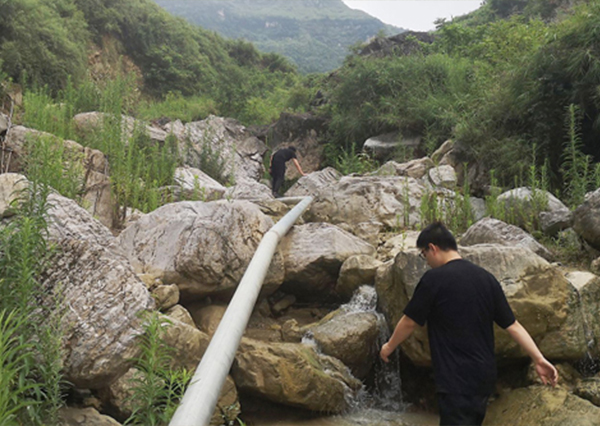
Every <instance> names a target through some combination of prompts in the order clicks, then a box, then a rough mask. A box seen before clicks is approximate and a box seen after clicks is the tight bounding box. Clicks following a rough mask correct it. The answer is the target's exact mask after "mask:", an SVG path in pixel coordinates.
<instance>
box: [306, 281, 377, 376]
mask: <svg viewBox="0 0 600 426" xmlns="http://www.w3.org/2000/svg"><path fill="white" fill-rule="evenodd" d="M365 301H366V302H367V303H365ZM376 305H377V295H376V293H375V289H374V288H373V287H368V286H364V287H361V288H360V289H359V290H358V291H357V294H356V295H355V297H354V298H353V299H352V300H351V301H350V303H348V304H346V305H343V306H342V307H340V309H338V310H336V311H334V312H332V313H331V314H329V315H327V316H326V317H325V318H323V319H322V320H321V321H319V323H317V324H315V325H311V326H308V327H306V328H305V330H306V331H307V332H308V333H309V335H311V336H312V337H313V338H314V340H315V342H317V344H318V346H319V349H320V350H321V351H322V352H323V353H324V354H326V355H330V356H332V357H335V358H337V359H339V360H340V361H342V362H343V363H344V364H345V365H347V366H348V367H350V370H351V371H352V374H353V375H354V376H355V377H357V378H359V379H364V378H365V377H366V376H367V374H368V373H369V371H370V370H371V367H372V366H373V363H374V361H375V356H376V355H377V353H378V348H377V338H378V337H379V333H380V330H381V328H380V324H381V323H382V321H383V318H382V317H381V316H380V314H378V313H377V312H376V311H375V307H376Z"/></svg>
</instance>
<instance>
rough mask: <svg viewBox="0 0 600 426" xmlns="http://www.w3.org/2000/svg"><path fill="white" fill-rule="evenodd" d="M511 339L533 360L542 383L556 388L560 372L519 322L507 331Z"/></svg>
mask: <svg viewBox="0 0 600 426" xmlns="http://www.w3.org/2000/svg"><path fill="white" fill-rule="evenodd" d="M506 331H508V334H510V337H512V338H513V339H514V341H515V342H517V343H518V344H519V345H520V346H521V347H522V348H523V349H524V350H525V352H527V355H529V356H530V357H531V359H532V360H533V363H534V366H535V371H536V373H537V374H538V376H540V379H542V382H543V383H544V384H545V385H547V384H550V385H552V386H556V383H557V382H558V371H556V368H555V367H554V366H553V365H552V364H551V363H550V362H549V361H548V360H547V359H546V358H544V355H542V352H540V350H539V348H538V347H537V345H536V344H535V342H534V341H533V339H532V338H531V336H530V335H529V333H528V332H527V330H525V327H523V326H522V325H521V324H520V323H519V321H515V322H514V323H513V324H512V325H511V326H510V327H508V328H507V329H506Z"/></svg>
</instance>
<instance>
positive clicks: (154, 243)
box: [117, 200, 283, 301]
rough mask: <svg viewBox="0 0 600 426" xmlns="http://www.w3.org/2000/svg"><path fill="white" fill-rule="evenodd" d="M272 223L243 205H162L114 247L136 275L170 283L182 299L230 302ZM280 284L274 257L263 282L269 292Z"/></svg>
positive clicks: (280, 272) (280, 270) (279, 261)
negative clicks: (228, 300)
mask: <svg viewBox="0 0 600 426" xmlns="http://www.w3.org/2000/svg"><path fill="white" fill-rule="evenodd" d="M271 226H273V221H272V220H271V219H270V218H269V217H267V216H265V215H264V214H263V213H262V212H261V211H260V209H259V208H258V207H257V206H256V205H254V204H252V203H250V202H247V201H233V202H227V201H225V200H221V201H212V202H208V203H203V202H199V201H198V202H191V201H185V202H179V203H173V204H167V205H165V206H163V207H161V208H159V209H157V210H155V211H154V212H152V213H150V214H147V215H144V216H142V217H141V218H140V219H139V220H138V221H137V222H135V223H133V224H132V225H130V226H129V227H128V228H127V229H125V230H124V231H123V232H122V233H121V235H119V237H118V240H117V243H118V244H117V245H118V246H119V248H120V250H122V252H123V253H124V255H125V256H126V257H127V258H128V259H129V261H130V262H131V265H132V266H133V268H134V269H135V271H136V272H138V273H143V274H149V275H152V276H154V277H157V278H160V279H161V280H162V281H163V282H164V283H166V284H171V283H175V284H177V285H178V286H179V288H180V290H181V300H182V301H186V300H188V301H190V300H192V299H200V298H204V297H206V296H211V295H212V296H215V297H224V298H227V297H229V296H230V295H231V294H232V293H233V291H234V290H235V289H236V287H237V285H238V283H239V282H240V280H241V278H242V276H243V274H244V272H245V271H246V268H247V267H248V264H249V263H250V260H251V259H252V256H253V255H254V252H255V251H256V248H257V247H258V244H259V243H260V240H261V238H262V237H263V235H264V234H265V233H266V232H267V231H268V230H269V229H270V228H271ZM282 281H283V261H282V259H281V257H280V256H279V255H278V254H276V255H275V256H274V258H273V261H272V262H271V267H270V269H269V273H268V274H267V276H266V278H265V282H264V285H263V286H264V291H266V292H272V291H274V290H275V289H276V288H277V287H278V286H279V285H280V284H281V283H282Z"/></svg>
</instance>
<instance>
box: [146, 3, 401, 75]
mask: <svg viewBox="0 0 600 426" xmlns="http://www.w3.org/2000/svg"><path fill="white" fill-rule="evenodd" d="M156 2H157V3H158V4H159V5H160V6H162V7H164V8H165V10H167V11H169V12H170V13H173V14H174V15H177V16H181V17H184V18H185V19H186V20H188V21H189V22H192V23H194V24H197V25H199V26H201V27H203V28H207V29H211V30H214V31H216V32H217V33H219V34H222V35H224V36H226V37H229V38H233V39H238V38H241V39H244V40H248V41H251V42H252V43H254V45H255V46H256V47H257V48H258V49H260V50H262V51H265V52H274V53H279V54H281V55H284V56H285V57H287V58H289V59H290V60H291V61H292V62H294V63H295V64H297V66H298V68H299V70H300V71H302V72H305V73H306V72H325V71H330V70H332V69H334V68H337V67H339V66H340V65H341V64H342V61H343V60H344V58H345V57H346V55H347V54H348V53H349V51H348V48H349V47H350V46H352V45H355V44H356V43H364V42H366V41H367V40H368V39H369V38H371V37H374V36H375V35H377V34H379V33H380V32H381V33H383V34H386V35H393V34H397V33H400V32H402V31H403V30H402V29H400V28H395V27H392V26H390V25H386V24H384V23H383V22H381V21H379V20H378V19H376V18H373V17H372V16H370V15H368V14H366V13H364V12H362V11H359V10H353V9H350V8H349V7H348V6H346V5H345V4H344V3H343V2H342V1H341V0H296V1H288V0H226V1H223V0H156Z"/></svg>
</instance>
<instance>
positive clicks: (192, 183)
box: [175, 166, 227, 201]
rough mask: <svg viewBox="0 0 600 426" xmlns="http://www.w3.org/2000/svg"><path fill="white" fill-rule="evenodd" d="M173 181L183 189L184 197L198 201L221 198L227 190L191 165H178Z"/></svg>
mask: <svg viewBox="0 0 600 426" xmlns="http://www.w3.org/2000/svg"><path fill="white" fill-rule="evenodd" d="M175 181H176V182H177V184H178V185H180V186H181V188H182V189H183V191H184V196H185V197H187V198H188V199H196V200H199V201H212V200H217V199H220V198H223V195H224V194H225V191H226V190H227V188H225V187H224V186H223V185H221V184H220V183H219V182H217V181H216V180H214V179H213V178H211V177H210V176H208V175H207V174H206V173H204V172H202V170H199V169H195V168H193V167H187V166H186V167H178V168H177V169H176V170H175Z"/></svg>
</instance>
